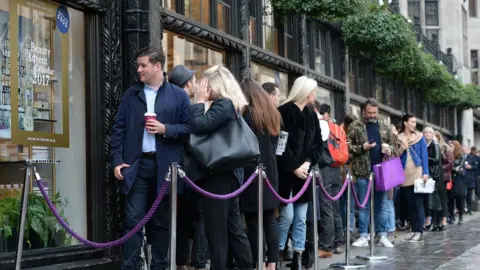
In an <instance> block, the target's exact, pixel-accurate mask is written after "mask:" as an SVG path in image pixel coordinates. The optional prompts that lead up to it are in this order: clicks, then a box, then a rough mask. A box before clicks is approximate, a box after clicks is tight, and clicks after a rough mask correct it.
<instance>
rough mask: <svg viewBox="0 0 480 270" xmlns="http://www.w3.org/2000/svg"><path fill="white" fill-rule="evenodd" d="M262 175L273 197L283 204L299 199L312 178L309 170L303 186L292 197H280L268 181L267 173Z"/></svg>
mask: <svg viewBox="0 0 480 270" xmlns="http://www.w3.org/2000/svg"><path fill="white" fill-rule="evenodd" d="M263 177H264V179H265V184H266V185H267V187H268V189H269V190H270V192H271V193H272V194H273V196H274V197H275V198H277V200H279V201H280V202H281V203H283V204H291V203H294V202H296V201H298V200H299V199H300V197H302V195H303V194H304V193H305V191H306V190H307V188H308V185H310V181H311V180H312V173H311V172H310V174H309V175H308V177H307V180H306V181H305V184H303V187H302V188H301V189H300V191H299V192H298V193H297V195H295V196H294V197H292V198H290V199H285V198H282V197H281V196H280V195H279V194H278V193H277V192H276V191H275V189H274V188H273V186H272V184H271V183H270V181H269V180H268V178H267V175H266V174H265V175H264V176H263Z"/></svg>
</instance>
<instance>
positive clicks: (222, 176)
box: [187, 66, 260, 270]
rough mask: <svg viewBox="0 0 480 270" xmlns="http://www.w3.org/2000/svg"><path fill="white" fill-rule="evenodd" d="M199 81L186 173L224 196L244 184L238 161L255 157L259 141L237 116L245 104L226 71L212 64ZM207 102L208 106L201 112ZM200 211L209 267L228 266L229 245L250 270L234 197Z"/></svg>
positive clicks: (205, 205)
mask: <svg viewBox="0 0 480 270" xmlns="http://www.w3.org/2000/svg"><path fill="white" fill-rule="evenodd" d="M203 77H204V79H202V81H201V82H200V85H199V87H198V89H197V92H196V93H195V98H196V104H194V105H192V106H190V114H189V118H190V119H189V123H190V129H191V132H192V135H191V136H190V144H191V146H192V150H193V152H194V158H193V160H192V162H191V163H192V164H191V165H190V167H189V169H187V175H188V176H189V177H191V178H192V180H194V181H197V184H198V185H199V186H200V187H201V188H203V189H204V190H206V191H208V192H211V193H214V194H228V193H231V192H234V191H235V190H237V189H238V188H239V186H240V185H241V184H243V169H242V167H243V166H244V165H246V164H240V163H241V161H244V160H245V159H248V158H254V157H255V156H257V155H258V156H259V154H260V152H259V150H258V141H257V139H256V137H255V135H254V134H253V132H252V131H251V130H250V129H249V128H248V126H246V124H245V122H244V120H243V119H242V117H241V113H242V112H243V110H244V107H245V106H246V105H248V103H247V100H246V99H245V96H244V94H243V93H242V90H241V89H240V86H239V85H238V83H237V81H236V80H235V78H234V77H233V75H232V74H231V73H230V71H229V70H228V69H226V68H225V67H223V66H214V67H211V68H209V69H207V70H206V71H205V72H204V73H203ZM208 101H213V102H212V103H211V105H210V107H209V108H208V110H207V111H205V103H207V102H208ZM245 140H246V141H245ZM232 143H233V144H232ZM234 144H237V146H236V145H234ZM238 144H240V145H239V146H240V148H239V147H238ZM255 148H256V149H255ZM252 153H253V154H252ZM245 155H246V156H245ZM203 212H204V217H205V235H206V237H207V240H208V245H209V249H210V269H212V270H224V269H226V268H227V257H228V249H229V247H230V248H231V249H232V255H233V257H234V259H235V263H236V265H237V267H238V268H240V269H252V263H253V262H252V254H251V251H250V244H249V242H248V239H247V236H246V234H245V231H244V225H243V220H242V217H241V215H240V210H239V198H238V197H234V198H232V199H228V200H216V199H212V198H208V197H204V198H203Z"/></svg>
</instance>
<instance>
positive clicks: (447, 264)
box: [284, 212, 480, 270]
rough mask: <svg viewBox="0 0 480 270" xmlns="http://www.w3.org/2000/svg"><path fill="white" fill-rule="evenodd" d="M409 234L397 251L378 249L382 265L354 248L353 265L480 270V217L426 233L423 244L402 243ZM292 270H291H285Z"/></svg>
mask: <svg viewBox="0 0 480 270" xmlns="http://www.w3.org/2000/svg"><path fill="white" fill-rule="evenodd" d="M405 237H406V233H400V234H398V236H397V239H396V244H395V247H394V248H383V247H377V246H375V253H374V255H376V256H387V257H388V259H387V260H386V261H382V262H376V263H368V262H366V261H362V260H358V259H356V258H355V257H356V256H358V255H360V256H365V255H369V248H367V247H365V248H354V247H352V248H351V252H350V258H351V259H350V263H362V264H365V265H366V268H364V269H366V270H411V269H421V270H435V269H438V270H450V269H452V270H463V269H465V270H469V269H480V214H479V213H478V212H477V213H475V214H474V215H473V216H468V217H465V222H464V223H463V225H460V226H459V225H456V224H455V225H451V226H449V228H448V230H447V231H444V232H429V233H425V235H424V237H425V238H424V239H425V241H424V242H423V243H408V242H402V241H401V240H402V239H404V238H405ZM340 262H345V255H344V254H341V255H334V257H333V258H331V259H319V263H320V266H319V267H318V269H319V270H320V269H331V268H330V265H331V264H332V263H340ZM284 265H285V264H284ZM284 269H289V268H284Z"/></svg>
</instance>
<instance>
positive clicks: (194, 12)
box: [172, 0, 210, 25]
mask: <svg viewBox="0 0 480 270" xmlns="http://www.w3.org/2000/svg"><path fill="white" fill-rule="evenodd" d="M172 1H174V0H172ZM185 16H186V17H189V18H191V19H194V20H196V21H199V22H202V23H204V24H207V25H208V24H210V1H204V0H185Z"/></svg>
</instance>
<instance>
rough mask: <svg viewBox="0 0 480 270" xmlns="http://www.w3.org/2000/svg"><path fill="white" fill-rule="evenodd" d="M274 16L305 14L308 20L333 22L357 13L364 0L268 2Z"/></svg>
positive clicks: (289, 0)
mask: <svg viewBox="0 0 480 270" xmlns="http://www.w3.org/2000/svg"><path fill="white" fill-rule="evenodd" d="M269 1H270V3H271V4H272V7H273V10H274V13H275V15H277V16H280V17H282V18H285V16H288V15H292V14H305V15H307V16H308V17H310V18H315V19H322V20H328V21H333V20H337V19H344V18H346V17H347V16H350V15H352V14H355V13H357V12H358V11H359V10H362V8H363V7H364V6H365V4H366V3H367V2H368V1H366V0H269Z"/></svg>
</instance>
